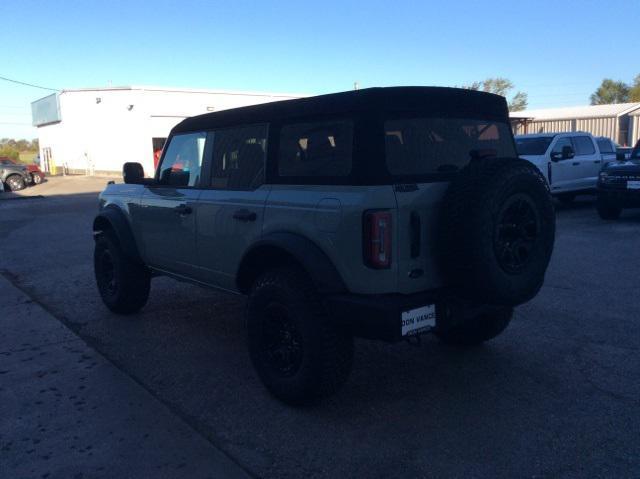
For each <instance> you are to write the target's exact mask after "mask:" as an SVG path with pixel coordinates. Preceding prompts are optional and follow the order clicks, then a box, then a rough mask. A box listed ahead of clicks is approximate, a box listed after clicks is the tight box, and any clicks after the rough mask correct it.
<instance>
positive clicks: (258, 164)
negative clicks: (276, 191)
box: [211, 125, 267, 190]
mask: <svg viewBox="0 0 640 479" xmlns="http://www.w3.org/2000/svg"><path fill="white" fill-rule="evenodd" d="M266 151H267V125H253V126H245V127H238V128H227V129H224V130H216V131H214V132H213V172H212V178H211V184H212V186H213V187H214V188H218V189H229V190H252V189H255V188H257V187H259V186H260V185H262V184H263V183H264V164H265V157H266Z"/></svg>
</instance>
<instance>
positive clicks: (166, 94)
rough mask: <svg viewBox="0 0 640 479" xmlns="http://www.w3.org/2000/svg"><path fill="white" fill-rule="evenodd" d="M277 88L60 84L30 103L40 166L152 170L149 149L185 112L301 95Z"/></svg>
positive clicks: (97, 170)
mask: <svg viewBox="0 0 640 479" xmlns="http://www.w3.org/2000/svg"><path fill="white" fill-rule="evenodd" d="M301 96H302V95H288V94H280V93H258V92H235V91H215V90H190V89H179V88H160V87H142V86H130V87H110V88H82V89H77V90H62V91H61V92H59V93H54V94H53V95H49V96H47V97H44V98H41V99H39V100H36V101H34V102H33V103H32V104H31V110H32V115H33V125H34V126H36V127H38V139H39V141H40V158H41V168H43V169H44V170H46V171H47V172H49V173H56V172H58V173H60V172H61V171H62V169H63V168H64V169H65V170H66V171H67V172H69V173H81V174H89V175H94V174H120V172H121V171H122V164H123V163H125V162H127V161H136V162H139V163H142V165H143V166H144V169H145V173H146V174H147V175H148V176H151V175H153V171H154V152H156V151H157V150H159V149H161V148H162V147H163V146H164V141H165V140H166V138H167V136H168V134H169V131H170V130H171V128H173V126H175V125H176V124H177V123H179V122H180V121H182V120H183V119H184V118H187V117H189V116H194V115H199V114H201V113H207V112H212V111H219V110H225V109H228V108H236V107H240V106H246V105H254V104H258V103H267V102H271V101H277V100H286V99H292V98H300V97H301Z"/></svg>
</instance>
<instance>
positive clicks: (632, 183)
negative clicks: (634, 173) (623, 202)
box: [627, 181, 640, 190]
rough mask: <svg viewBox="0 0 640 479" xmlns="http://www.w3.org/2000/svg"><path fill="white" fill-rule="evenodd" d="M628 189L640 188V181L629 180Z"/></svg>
mask: <svg viewBox="0 0 640 479" xmlns="http://www.w3.org/2000/svg"><path fill="white" fill-rule="evenodd" d="M627 189H628V190H640V181H627Z"/></svg>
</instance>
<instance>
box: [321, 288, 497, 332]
mask: <svg viewBox="0 0 640 479" xmlns="http://www.w3.org/2000/svg"><path fill="white" fill-rule="evenodd" d="M431 304H434V305H435V306H436V329H445V328H450V327H452V326H453V325H455V324H457V323H458V322H460V321H464V320H466V319H469V318H471V317H474V316H476V315H478V314H480V313H482V312H485V311H487V310H488V309H489V310H490V309H494V308H495V307H493V306H487V305H477V304H471V303H469V302H466V301H463V300H460V299H457V298H455V297H454V296H453V295H452V294H450V293H449V292H447V291H445V290H431V291H424V292H420V293H416V294H409V295H406V294H383V295H361V294H338V295H331V296H328V297H327V298H326V305H327V309H328V311H329V313H330V315H331V317H332V318H333V320H334V321H335V322H336V323H337V324H339V325H341V326H344V327H346V328H347V329H348V330H349V331H350V332H351V333H352V334H353V335H354V336H357V337H361V338H366V339H378V340H383V341H389V342H394V341H399V340H401V339H403V338H406V336H402V312H403V311H409V310H412V309H416V308H419V307H422V306H426V305H431Z"/></svg>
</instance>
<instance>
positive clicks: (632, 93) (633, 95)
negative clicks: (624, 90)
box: [629, 75, 640, 101]
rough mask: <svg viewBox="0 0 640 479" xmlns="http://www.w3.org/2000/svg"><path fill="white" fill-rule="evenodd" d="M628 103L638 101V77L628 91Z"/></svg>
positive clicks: (639, 90) (639, 82)
mask: <svg viewBox="0 0 640 479" xmlns="http://www.w3.org/2000/svg"><path fill="white" fill-rule="evenodd" d="M629 101H640V75H637V76H636V77H635V79H634V80H633V85H631V89H630V90H629Z"/></svg>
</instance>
